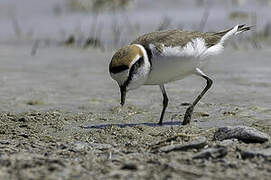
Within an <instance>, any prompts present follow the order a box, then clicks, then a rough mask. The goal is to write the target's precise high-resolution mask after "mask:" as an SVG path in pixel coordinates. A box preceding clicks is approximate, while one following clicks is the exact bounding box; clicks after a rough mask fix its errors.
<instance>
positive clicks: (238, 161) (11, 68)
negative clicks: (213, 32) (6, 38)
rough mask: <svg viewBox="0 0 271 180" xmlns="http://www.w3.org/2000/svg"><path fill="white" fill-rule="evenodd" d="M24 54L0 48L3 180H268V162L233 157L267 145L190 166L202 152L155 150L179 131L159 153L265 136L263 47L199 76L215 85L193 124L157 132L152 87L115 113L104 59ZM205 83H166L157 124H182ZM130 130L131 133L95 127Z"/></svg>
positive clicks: (222, 60) (72, 53) (67, 52)
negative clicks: (200, 142)
mask: <svg viewBox="0 0 271 180" xmlns="http://www.w3.org/2000/svg"><path fill="white" fill-rule="evenodd" d="M30 51H31V46H23V47H21V46H1V63H2V64H1V68H0V74H1V88H0V92H1V104H2V105H1V111H2V113H1V121H0V122H1V124H0V126H1V128H0V129H1V131H0V137H1V141H0V154H1V156H0V157H1V165H0V166H1V170H0V177H1V179H44V178H45V179H46V178H47V179H89V178H91V179H108V178H116V179H119V178H122V179H127V178H131V179H139V178H144V179H149V178H153V179H167V178H173V179H178V178H180V177H182V178H183V179H195V178H205V179H225V178H228V179H236V177H238V178H240V179H247V178H249V179H253V178H256V177H257V178H260V179H268V176H269V175H270V170H271V163H270V160H268V159H267V160H266V159H264V158H256V159H255V158H254V159H252V160H251V159H249V160H243V159H242V158H241V157H240V153H239V152H238V149H255V148H256V149H257V148H258V149H259V148H260V149H263V148H267V147H269V146H270V143H269V142H268V143H264V144H245V143H242V142H238V143H236V144H235V145H233V146H230V147H229V153H228V155H227V156H226V157H224V158H218V159H213V160H193V159H192V158H191V157H192V156H193V155H195V154H196V153H197V152H198V151H201V150H188V151H180V152H170V153H161V152H157V151H154V148H155V144H157V143H159V142H160V141H163V140H165V139H168V138H170V137H174V136H176V135H178V134H180V133H181V134H183V135H182V136H180V137H178V138H176V139H173V140H171V141H169V142H166V143H164V144H162V145H161V146H163V145H166V144H170V143H173V144H178V143H181V144H182V143H184V142H189V141H191V140H193V138H195V137H197V136H205V137H207V138H208V145H207V146H206V147H214V146H217V144H219V142H217V141H214V140H213V133H214V130H215V129H214V127H220V126H224V125H239V124H242V125H248V126H252V127H256V128H257V129H259V130H261V131H264V132H266V133H268V134H269V135H271V129H270V117H271V109H270V106H269V105H270V99H271V98H270V86H271V81H270V78H269V75H270V68H267V67H269V66H270V60H269V54H270V49H264V50H255V49H249V50H246V49H244V48H243V49H241V50H238V51H236V50H232V49H231V48H228V49H227V50H226V52H225V53H224V54H223V55H221V56H218V57H217V58H215V59H214V61H213V63H211V64H210V66H209V67H208V68H207V69H206V70H205V72H208V74H209V75H210V76H211V77H213V79H214V81H215V83H214V86H213V87H212V89H211V90H210V92H208V94H207V95H206V96H205V97H204V98H203V100H202V101H201V103H200V104H199V105H198V106H197V107H196V109H195V113H194V116H193V121H192V124H191V125H189V126H180V125H176V124H175V125H173V124H174V123H172V125H171V126H164V127H153V125H154V124H155V123H156V122H157V121H158V118H159V114H160V111H161V108H162V107H161V100H162V98H161V93H160V91H159V88H158V87H152V86H146V87H142V88H140V89H138V90H135V91H131V92H130V93H129V94H128V97H127V105H126V106H125V108H124V109H121V108H120V107H119V92H118V88H117V85H116V84H115V82H113V81H112V80H111V79H110V76H109V74H108V69H107V68H108V61H109V59H110V56H111V54H112V53H111V52H109V53H108V52H101V51H100V50H91V49H88V50H82V49H78V48H73V47H51V48H42V49H39V50H38V52H37V54H36V56H31V55H30ZM11 52H12V53H11ZM259 57H261V58H259ZM44 59H46V61H45V60H44ZM204 84H205V82H204V80H202V79H200V78H198V77H189V78H187V79H185V80H183V81H179V82H175V83H172V84H169V85H168V86H167V89H168V94H169V96H170V104H169V107H168V111H167V113H166V115H165V120H166V121H167V122H180V121H182V118H183V113H184V111H185V108H186V106H182V105H181V104H182V103H184V102H191V101H192V99H193V98H194V97H195V96H196V95H197V94H198V93H199V92H200V90H201V88H203V87H204ZM132 123H133V124H136V125H137V126H133V127H125V128H120V127H118V126H113V127H111V126H107V127H105V128H102V129H97V128H99V127H102V126H101V125H105V124H107V125H108V124H109V125H112V124H122V125H123V124H132ZM140 123H153V124H150V125H151V126H146V125H142V124H140ZM91 126H94V128H91ZM191 135H192V137H190V136H191Z"/></svg>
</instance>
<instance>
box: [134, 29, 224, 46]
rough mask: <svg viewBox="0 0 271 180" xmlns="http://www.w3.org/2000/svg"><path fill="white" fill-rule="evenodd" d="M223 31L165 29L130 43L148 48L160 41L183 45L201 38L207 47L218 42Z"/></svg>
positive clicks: (167, 43) (170, 44)
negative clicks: (204, 31)
mask: <svg viewBox="0 0 271 180" xmlns="http://www.w3.org/2000/svg"><path fill="white" fill-rule="evenodd" d="M223 35H224V34H223V33H219V34H217V33H212V32H206V33H203V32H190V31H183V30H167V31H157V32H151V33H148V34H145V35H143V36H140V37H139V38H137V39H136V40H135V41H133V42H132V43H131V44H141V45H143V46H144V47H145V48H148V46H149V44H157V43H161V44H164V46H167V47H168V46H181V47H183V46H185V45H186V44H187V43H188V42H190V41H191V40H192V39H195V38H203V39H204V40H205V42H206V45H207V47H211V46H213V45H215V44H216V43H218V42H219V41H220V39H221V37H222V36H223Z"/></svg>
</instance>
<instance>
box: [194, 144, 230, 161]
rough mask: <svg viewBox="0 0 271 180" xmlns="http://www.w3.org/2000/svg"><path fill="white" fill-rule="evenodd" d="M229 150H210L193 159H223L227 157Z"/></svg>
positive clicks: (219, 148) (223, 148)
mask: <svg viewBox="0 0 271 180" xmlns="http://www.w3.org/2000/svg"><path fill="white" fill-rule="evenodd" d="M227 153H228V150H227V148H226V147H218V148H208V149H205V150H203V151H202V152H199V153H197V154H195V155H194V156H193V159H210V158H212V159H216V158H223V157H225V156H226V155H227Z"/></svg>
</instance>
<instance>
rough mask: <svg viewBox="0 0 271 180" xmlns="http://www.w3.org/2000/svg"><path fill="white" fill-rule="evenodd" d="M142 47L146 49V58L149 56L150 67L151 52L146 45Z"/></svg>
mask: <svg viewBox="0 0 271 180" xmlns="http://www.w3.org/2000/svg"><path fill="white" fill-rule="evenodd" d="M144 48H145V50H146V52H147V56H148V58H149V62H150V65H151V67H152V61H151V59H152V52H151V49H150V48H147V47H144Z"/></svg>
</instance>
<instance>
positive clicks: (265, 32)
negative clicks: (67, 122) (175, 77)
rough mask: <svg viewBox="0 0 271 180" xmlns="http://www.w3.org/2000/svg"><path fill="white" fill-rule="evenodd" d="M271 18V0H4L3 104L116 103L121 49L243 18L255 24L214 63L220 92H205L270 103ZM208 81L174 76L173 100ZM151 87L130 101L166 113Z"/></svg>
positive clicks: (91, 106)
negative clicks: (114, 65)
mask: <svg viewBox="0 0 271 180" xmlns="http://www.w3.org/2000/svg"><path fill="white" fill-rule="evenodd" d="M270 23H271V1H270V0H191V1H187V0H171V1H164V0H155V1H147V0H46V1H43V0H0V63H1V66H0V84H1V85H0V103H1V106H0V110H2V111H28V110H33V109H34V110H40V109H43V110H48V109H55V108H57V109H63V110H73V111H74V110H76V111H83V110H85V111H108V109H110V108H112V107H114V106H118V105H119V94H118V93H119V90H118V86H117V85H116V84H115V82H114V81H113V80H112V79H111V78H110V76H109V73H108V64H109V62H110V60H111V57H112V55H113V53H114V51H115V50H116V49H118V48H119V47H121V46H123V45H125V44H127V43H129V42H131V41H132V40H134V39H135V38H136V37H138V36H139V35H142V34H144V33H147V32H151V31H157V30H164V29H175V28H180V29H186V30H193V31H220V30H224V29H228V28H231V27H233V26H235V25H236V24H247V25H251V26H253V28H252V30H251V31H250V32H246V33H243V34H242V35H240V36H237V37H236V38H234V39H233V40H231V41H229V43H228V45H227V48H226V53H224V56H219V57H217V58H216V59H219V60H220V61H219V60H218V61H216V65H213V66H211V67H210V68H209V70H208V72H209V74H210V75H211V76H212V77H213V78H214V79H216V83H215V87H214V88H213V89H211V91H210V94H212V93H213V92H214V93H213V94H215V95H212V96H211V95H210V96H206V97H205V98H206V99H205V100H206V101H208V102H216V103H218V104H219V103H220V104H236V105H242V104H244V105H245V106H247V105H261V106H265V107H266V106H270V103H271V102H270V101H271V100H270V99H271V98H270V87H271V82H270V68H269V67H270V66H269V65H270V58H269V56H270V45H271V43H270V42H271V41H270V40H271V39H270V37H271V36H270V35H271V24H270ZM225 54H226V56H225ZM268 74H269V75H268ZM204 83H205V82H203V81H202V80H201V79H197V78H194V79H190V78H189V79H188V80H184V81H182V82H178V83H172V84H170V85H169V86H170V88H169V94H171V96H172V99H175V100H174V102H175V103H176V104H175V105H173V104H171V105H172V106H174V107H176V109H178V108H179V105H178V103H180V102H187V101H188V102H189V101H191V100H192V99H193V98H194V97H195V95H196V94H198V93H199V91H200V90H201V87H199V86H204ZM197 84H199V85H197ZM226 87H227V88H226ZM143 89H144V90H146V93H144V94H142V93H140V92H141V91H140V90H137V91H134V92H133V93H129V97H128V101H127V102H128V103H130V104H133V105H136V106H139V107H142V108H147V109H148V110H149V111H150V112H153V110H151V108H153V109H154V111H156V112H157V114H159V112H160V108H161V107H160V106H161V94H160V91H159V90H158V89H157V87H143ZM268 92H269V93H268ZM139 97H140V98H139ZM158 97H159V98H158ZM146 99H148V101H146ZM154 102H155V103H154ZM169 109H170V108H169ZM171 109H172V107H171Z"/></svg>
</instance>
